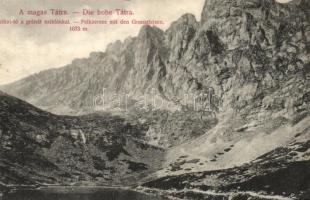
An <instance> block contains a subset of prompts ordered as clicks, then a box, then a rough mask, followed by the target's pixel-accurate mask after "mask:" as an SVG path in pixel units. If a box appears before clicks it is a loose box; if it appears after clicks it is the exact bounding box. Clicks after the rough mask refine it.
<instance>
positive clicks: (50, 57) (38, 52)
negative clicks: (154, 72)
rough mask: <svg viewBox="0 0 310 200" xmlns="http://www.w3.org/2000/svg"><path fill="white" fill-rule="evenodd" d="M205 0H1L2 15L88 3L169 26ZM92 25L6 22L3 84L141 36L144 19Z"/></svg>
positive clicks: (1, 34) (0, 65)
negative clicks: (71, 27)
mask: <svg viewBox="0 0 310 200" xmlns="http://www.w3.org/2000/svg"><path fill="white" fill-rule="evenodd" d="M281 1H284V2H287V1H289V0H281ZM204 2H205V0H191V1H188V0H130V1H129V0H66V1H64V0H14V1H12V0H0V20H1V19H14V18H17V19H22V18H23V19H27V17H25V16H24V17H22V18H21V17H20V16H19V15H18V12H19V11H20V9H24V10H41V9H50V8H63V9H66V10H68V11H70V12H73V11H77V10H78V11H79V10H82V9H83V8H93V9H97V8H99V9H116V8H125V9H130V10H133V11H134V12H135V15H134V16H132V17H130V18H135V19H161V20H163V21H164V22H165V24H164V25H162V26H160V28H162V29H166V28H167V27H168V26H169V25H170V23H171V22H172V21H175V20H176V19H178V18H179V17H180V16H181V15H183V14H184V13H192V14H194V15H195V16H196V18H197V20H200V14H201V10H202V8H203V4H204ZM28 18H29V17H28ZM32 18H34V17H32ZM44 18H51V19H54V18H56V17H52V16H48V17H44ZM69 18H70V19H71V20H72V21H74V20H79V17H77V16H76V15H74V14H70V16H69ZM88 18H89V17H88ZM97 18H98V17H97ZM105 19H107V18H105ZM88 27H89V31H88V32H70V31H68V26H56V25H51V26H42V25H34V26H25V25H0V47H1V48H0V84H5V83H9V82H12V81H15V80H18V79H20V78H23V77H25V76H28V75H30V74H32V73H35V72H38V71H41V70H44V69H48V68H53V67H61V66H64V65H66V64H69V63H71V61H72V60H73V59H74V58H81V57H87V56H88V55H89V53H90V52H92V51H104V50H105V47H106V45H107V44H108V43H110V42H113V41H115V40H117V39H124V38H126V37H128V36H135V35H137V33H138V31H139V28H140V26H138V25H105V26H104V25H101V26H100V25H98V26H88Z"/></svg>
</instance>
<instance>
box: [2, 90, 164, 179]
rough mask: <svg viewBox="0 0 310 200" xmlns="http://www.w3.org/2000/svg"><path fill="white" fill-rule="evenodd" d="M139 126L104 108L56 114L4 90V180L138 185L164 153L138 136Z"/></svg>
mask: <svg viewBox="0 0 310 200" xmlns="http://www.w3.org/2000/svg"><path fill="white" fill-rule="evenodd" d="M138 126H139V125H131V124H130V123H129V122H126V120H125V119H122V118H120V117H117V116H112V115H109V114H104V113H103V114H97V115H88V116H81V117H69V116H57V115H53V114H50V113H47V112H45V111H42V110H40V109H37V108H35V107H33V106H32V105H30V104H28V103H25V102H23V101H21V100H19V99H16V98H14V97H11V96H8V95H6V94H4V93H1V94H0V138H1V140H0V152H1V153H0V174H1V176H0V177H1V178H0V181H1V183H2V184H5V185H15V184H17V185H19V184H28V185H29V184H74V183H79V182H83V181H85V183H86V184H87V182H88V183H92V184H99V185H100V184H101V185H102V184H122V185H126V184H136V183H137V182H138V181H139V180H141V179H142V178H146V177H147V176H146V175H149V176H151V174H152V172H154V170H155V171H156V168H159V167H160V165H161V164H160V163H161V157H163V153H164V151H163V150H161V149H160V148H157V147H153V146H150V145H148V144H146V143H145V142H143V141H142V140H141V139H140V138H142V137H143V134H145V131H144V132H143V129H142V128H141V127H138ZM141 130H142V131H141ZM154 155H157V156H158V157H156V158H154Z"/></svg>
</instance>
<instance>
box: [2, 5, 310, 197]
mask: <svg viewBox="0 0 310 200" xmlns="http://www.w3.org/2000/svg"><path fill="white" fill-rule="evenodd" d="M309 10H310V4H309V1H307V0H301V1H294V2H292V3H288V4H279V3H276V2H275V1H273V0H247V1H243V0H223V1H218V0H206V3H205V6H204V8H203V11H202V17H201V21H200V22H197V21H196V19H195V17H194V16H193V15H191V14H185V15H183V16H182V17H181V18H180V19H179V20H177V21H176V22H174V23H172V24H171V26H170V28H169V29H167V30H166V31H162V30H160V29H158V28H156V27H150V26H143V27H142V28H141V31H140V33H139V34H138V36H137V37H134V38H128V39H126V40H125V41H124V42H120V41H117V42H115V43H112V44H110V45H109V46H108V47H107V49H106V51H105V52H96V53H91V54H90V56H89V58H85V59H78V60H74V61H73V62H72V63H71V64H69V65H68V66H65V67H62V68H59V69H52V70H47V71H43V72H40V73H38V74H35V75H33V76H30V77H28V78H25V79H23V80H20V81H17V82H15V83H13V84H9V85H6V86H3V87H2V88H3V90H5V91H6V92H8V93H9V94H11V95H14V96H17V97H19V98H21V99H23V100H26V101H29V102H30V103H32V104H34V105H35V106H38V107H40V108H43V109H46V110H49V111H51V112H54V113H65V114H82V113H90V112H94V111H98V109H99V110H105V111H113V113H115V112H117V113H121V116H122V118H121V119H122V120H127V122H128V123H129V124H131V125H132V126H133V127H131V128H133V130H134V131H133V132H135V133H139V134H138V135H135V136H134V138H135V139H141V140H143V141H144V142H145V143H146V144H147V146H150V147H149V148H150V149H151V150H150V152H149V153H150V154H145V153H146V152H145V151H143V150H141V149H140V148H138V149H139V152H134V153H133V152H132V151H133V150H131V151H130V150H129V149H127V147H128V148H129V147H130V146H131V145H128V143H129V144H131V143H132V142H133V141H132V139H133V138H132V137H133V136H132V135H130V134H129V135H130V137H129V136H128V135H127V134H126V136H124V137H123V136H122V137H120V138H119V137H116V139H115V138H114V139H115V140H116V142H113V141H115V140H114V139H113V137H112V136H111V137H112V144H111V145H112V146H111V148H112V150H113V151H112V153H111V154H112V156H113V155H114V149H115V148H116V147H118V148H116V149H117V151H116V152H117V155H118V153H120V152H121V154H124V155H122V156H125V157H126V159H128V160H130V161H131V162H134V161H138V160H142V161H143V163H144V164H145V165H148V163H149V160H147V158H145V157H144V156H142V154H145V155H150V156H152V155H153V153H154V155H156V153H158V152H159V154H158V155H157V156H156V158H158V159H159V160H158V161H157V160H156V163H157V162H158V165H155V166H154V169H150V170H151V171H152V170H153V171H152V172H154V171H155V170H156V169H157V170H158V171H156V172H157V173H156V176H159V177H162V178H160V179H158V180H154V181H150V182H148V183H146V184H145V185H144V186H147V187H151V188H153V189H155V190H156V189H162V190H167V189H178V190H180V191H177V192H175V194H174V193H173V192H172V193H173V194H172V195H173V196H177V197H180V198H189V199H190V198H192V197H188V196H186V194H184V192H185V191H184V190H183V189H184V188H185V189H188V191H187V192H190V193H195V191H194V190H199V191H198V193H199V195H198V196H199V197H197V198H198V199H199V198H207V197H208V196H205V197H201V194H203V195H210V194H208V193H210V192H211V193H212V192H214V193H217V194H219V193H227V192H228V193H238V192H249V191H252V192H253V191H254V192H256V193H257V192H259V191H260V190H263V191H267V193H268V194H266V195H273V194H277V195H282V196H284V197H288V196H289V195H291V194H292V195H294V196H298V197H302V196H303V195H304V194H302V193H301V192H304V193H306V192H307V191H306V189H305V188H304V187H306V186H307V185H308V182H307V179H304V178H303V177H302V175H301V172H300V171H309V170H307V169H309V144H308V143H309V133H310V131H309V124H310V123H309V122H310V118H309V114H310V113H309V111H310V106H309V101H310V74H309V72H310V70H309V69H310V43H309V42H310V24H309ZM115 95H116V97H115ZM103 96H104V97H105V98H107V99H104V100H103V99H102V98H103ZM110 97H111V98H110ZM103 103H104V105H103ZM158 108H159V109H158ZM157 109H158V110H157ZM145 110H146V111H145ZM124 111H128V112H127V113H126V114H124V113H125V112H124ZM49 116H53V117H52V119H53V120H55V121H56V122H57V123H60V125H59V127H63V126H65V128H61V130H62V131H61V132H60V134H62V132H64V134H66V131H68V128H69V130H70V129H71V126H73V129H77V128H76V127H75V126H78V127H80V125H77V124H76V123H77V122H74V120H77V119H78V122H79V123H81V124H82V125H81V126H82V127H81V128H79V129H82V131H83V132H84V133H87V130H89V129H91V128H93V129H95V130H97V129H98V130H97V132H96V131H95V133H94V135H93V133H92V134H90V135H93V136H94V137H93V138H92V140H91V144H95V143H97V142H98V141H97V140H98V138H100V137H101V131H102V130H101V129H104V130H105V129H106V127H105V126H107V123H106V120H108V121H109V120H112V122H111V123H112V124H114V123H116V122H115V121H113V120H115V118H114V117H112V116H107V117H104V118H103V121H104V122H105V123H103V124H105V125H104V126H103V125H100V124H102V123H101V122H102V121H100V119H101V117H102V116H101V117H100V115H99V118H98V115H88V116H82V117H64V118H62V117H55V116H54V115H51V114H49ZM30 117H31V118H30ZM30 117H29V119H32V116H30ZM47 118H48V120H51V118H50V117H47ZM34 119H36V118H34ZM43 119H45V118H40V119H38V120H43ZM59 120H60V122H59ZM66 120H69V123H68V124H69V125H67V123H66V125H63V124H64V122H62V121H66ZM97 120H99V121H100V123H99V121H97ZM93 121H94V122H93ZM116 121H117V120H116ZM56 122H53V123H52V124H54V123H56ZM97 122H98V123H97ZM117 122H119V121H117ZM33 123H35V122H33ZM44 123H46V122H44ZM57 123H56V124H57ZM71 123H72V125H70V124H71ZM84 123H85V124H84ZM92 123H94V124H92ZM41 124H42V123H39V125H41ZM47 124H48V123H47ZM90 124H92V125H90ZM116 124H117V126H116V127H113V128H112V131H111V132H112V133H119V132H120V131H121V132H122V131H125V130H132V129H131V128H128V127H124V126H123V125H120V124H119V123H116ZM39 125H38V126H39ZM67 126H69V127H67ZM84 126H85V127H84ZM97 126H99V128H97ZM135 126H137V127H135ZM35 127H36V126H35ZM117 127H120V129H121V130H119V128H117ZM43 128H44V127H43ZM136 128H137V129H136ZM46 129H47V128H46ZM58 129H59V128H57V130H58ZM106 133H107V132H104V134H106ZM73 135H74V134H73ZM112 135H113V134H112ZM104 137H107V136H104ZM128 137H129V139H128ZM108 138H109V137H108ZM124 138H126V139H124ZM127 139H128V140H129V141H130V142H126V144H127V145H126V144H124V143H123V142H122V141H124V140H125V141H127ZM82 140H83V138H82ZM64 141H66V140H64ZM87 141H88V139H87ZM108 141H110V140H109V139H108ZM59 144H60V146H68V145H66V144H62V143H61V142H56V143H54V145H55V146H53V147H52V150H51V151H48V155H49V157H48V158H49V159H56V158H57V157H59V154H58V153H59V152H58V151H56V150H57V149H58V148H59V146H58V145H59ZM149 144H153V145H157V146H160V147H163V148H166V151H165V152H164V153H163V152H162V150H160V149H157V148H155V147H152V146H151V145H149ZM72 145H73V144H72ZM95 146H96V145H95ZM99 146H100V145H99ZM124 146H125V147H124ZM69 147H70V146H69ZM70 148H71V147H70ZM72 148H73V147H72ZM77 149H78V150H81V149H84V147H83V145H82V146H81V147H78V148H77ZM86 150H87V152H90V154H91V155H96V156H99V154H100V155H101V153H102V152H104V155H105V157H104V160H109V156H108V155H107V153H106V150H103V151H102V150H100V149H99V150H98V149H95V150H94V152H95V153H94V154H92V153H93V150H92V149H91V148H90V147H87V148H86ZM97 152H99V153H98V154H97ZM126 152H127V153H128V154H129V155H127V153H126ZM85 154H86V153H80V154H78V157H77V158H81V157H83V156H84V155H85ZM111 154H110V155H111ZM134 155H139V156H140V155H141V157H139V156H138V157H135V156H134ZM62 156H63V157H60V158H61V159H63V160H66V159H71V158H72V157H73V158H75V157H74V156H75V155H73V154H70V155H62ZM85 157H89V156H85ZM99 157H100V156H99ZM100 158H101V159H103V157H100ZM258 158H259V159H258ZM119 159H120V158H118V159H117V160H116V161H115V162H108V163H110V165H109V166H111V167H113V166H119V164H120V163H119V162H120V160H119ZM144 159H145V160H144ZM53 161H55V160H53ZM56 161H57V160H56ZM72 163H84V162H83V161H81V162H80V161H78V160H73V161H72ZM87 163H91V162H88V161H87ZM57 166H58V165H57ZM60 166H62V165H60ZM139 166H141V165H139ZM157 166H158V167H157ZM159 166H161V170H159V168H160V167H159ZM70 167H72V166H67V165H65V166H62V168H61V169H63V170H67V169H68V168H70ZM88 169H92V167H89V166H88V165H87V167H85V165H83V164H81V165H78V171H79V172H80V173H82V174H83V175H85V172H84V170H86V172H87V170H88ZM120 169H123V168H118V169H116V171H117V170H120ZM210 170H216V171H210ZM235 170H236V171H237V172H238V173H235V172H234V171H235ZM99 171H100V170H99ZM126 171H127V170H125V172H126ZM117 172H118V171H117ZM87 173H88V172H87ZM98 173H100V172H98ZM286 173H292V176H296V180H293V179H294V177H292V176H289V177H287V178H286V179H284V181H283V182H282V181H281V179H280V177H281V176H283V174H286ZM137 175H138V174H137ZM142 175H143V174H142ZM142 175H141V176H142ZM171 175H173V176H171ZM269 175H270V176H269ZM308 175H309V174H306V175H305V177H306V178H307V177H308ZM102 176H103V177H104V175H103V174H100V175H99V177H102ZM154 176H155V175H154ZM83 177H85V178H86V180H89V179H91V178H90V177H89V175H85V176H83ZM112 177H113V176H112ZM153 178H155V177H153ZM112 179H113V181H114V182H119V180H118V179H117V178H116V177H113V178H112ZM71 180H73V179H71ZM209 180H210V181H211V182H208V181H209ZM270 181H274V183H272V184H271V183H270V184H267V182H270ZM288 182H289V183H288ZM285 183H287V186H285ZM167 186H168V188H167ZM268 188H270V189H268ZM213 190H215V191H213ZM286 190H289V192H290V194H289V193H285V194H283V193H284V192H287V191H286ZM168 193H169V194H170V193H171V191H168ZM185 193H186V192H185ZM196 193H197V192H196ZM182 195H183V196H182ZM184 195H185V196H184ZM195 195H197V194H195ZM236 195H238V194H236ZM243 195H248V194H243ZM266 195H265V197H264V198H265V199H266V198H267V197H266ZM215 196H216V195H215ZM219 196H221V195H219ZM222 196H223V195H222ZM222 196H221V197H222ZM228 196H229V195H228ZM228 196H227V195H226V194H225V195H224V198H229V197H228ZM250 196H253V195H250ZM221 197H219V198H221ZM213 198H214V195H213ZM238 198H239V197H236V199H238ZM241 198H244V199H245V198H250V197H248V196H246V197H240V199H241ZM255 198H256V197H255ZM257 198H258V199H259V198H260V197H257ZM264 198H263V199H264ZM272 198H273V197H271V199H272ZM267 199H268V198H267ZM269 199H270V198H269ZM280 199H281V197H280Z"/></svg>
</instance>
